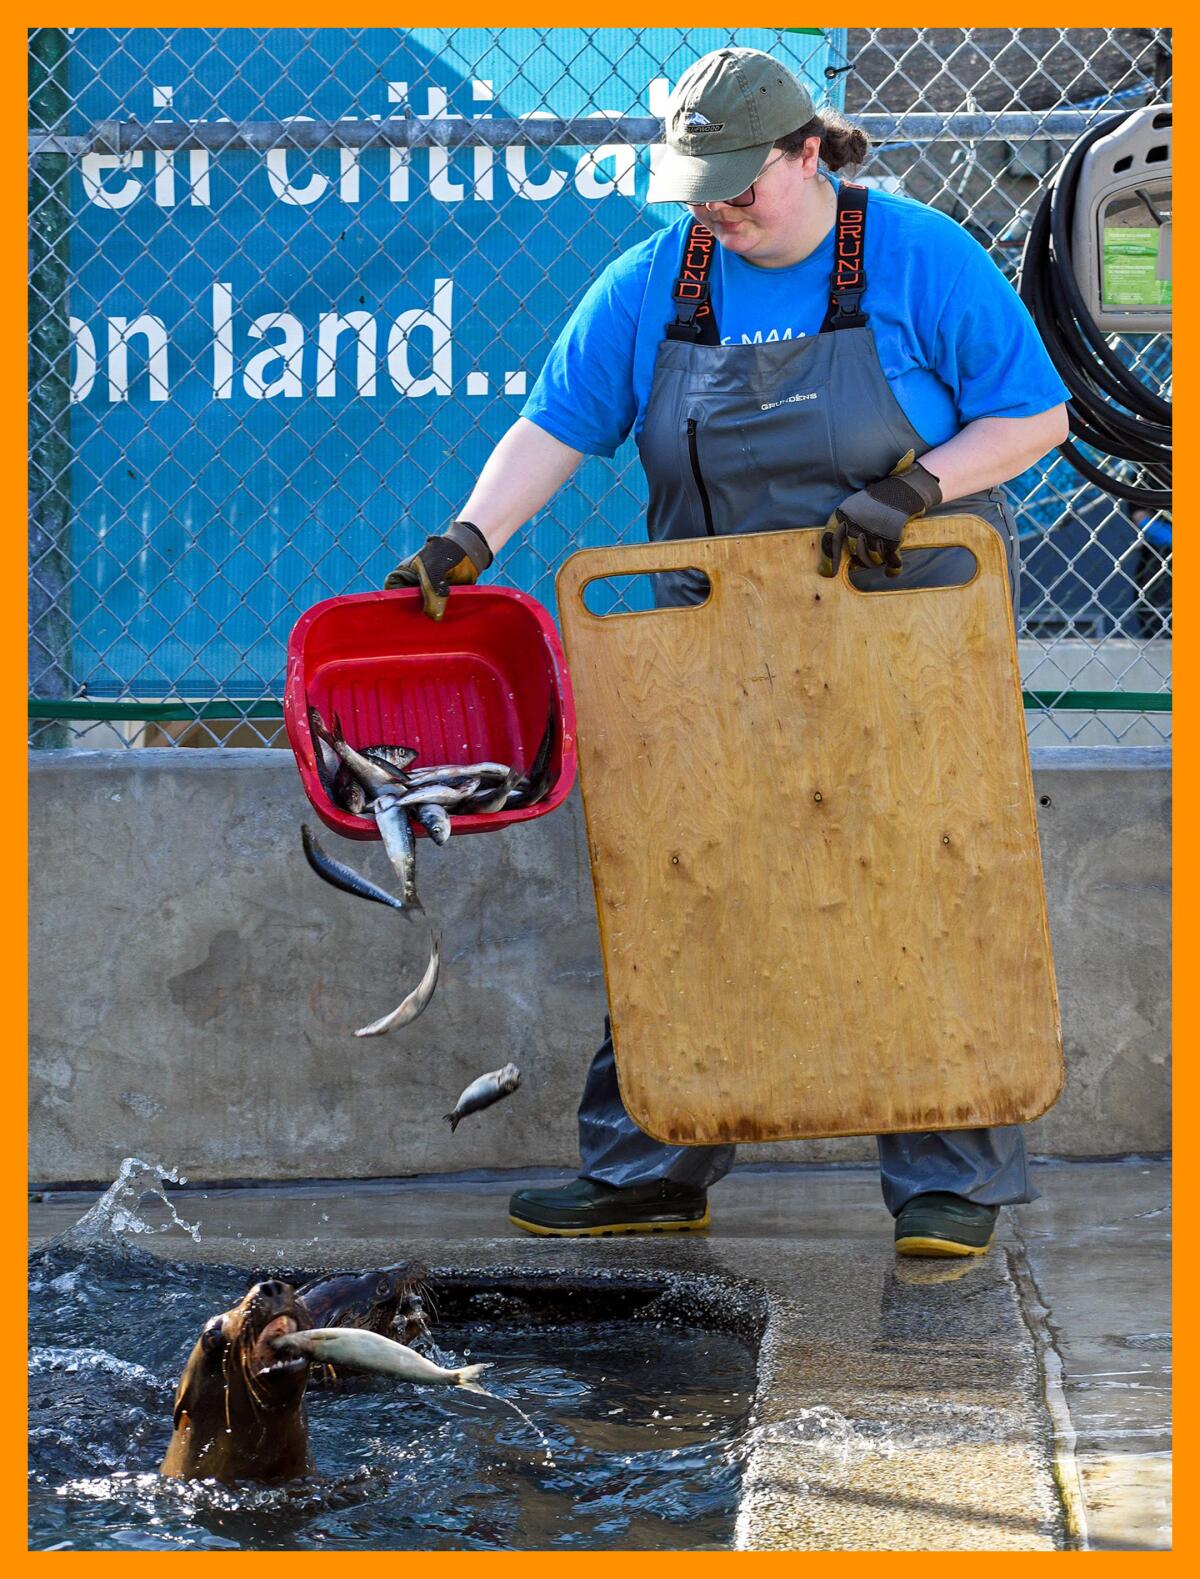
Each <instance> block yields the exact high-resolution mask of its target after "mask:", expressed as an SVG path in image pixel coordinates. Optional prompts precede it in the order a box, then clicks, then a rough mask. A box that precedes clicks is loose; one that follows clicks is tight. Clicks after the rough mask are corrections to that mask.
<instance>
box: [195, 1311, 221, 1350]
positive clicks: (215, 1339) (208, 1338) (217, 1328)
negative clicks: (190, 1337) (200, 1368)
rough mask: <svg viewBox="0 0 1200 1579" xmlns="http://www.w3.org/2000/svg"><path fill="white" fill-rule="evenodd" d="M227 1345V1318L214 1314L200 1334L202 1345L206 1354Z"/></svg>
mask: <svg viewBox="0 0 1200 1579" xmlns="http://www.w3.org/2000/svg"><path fill="white" fill-rule="evenodd" d="M224 1346H225V1318H224V1316H214V1317H213V1319H212V1320H211V1321H210V1322H209V1323H208V1324H207V1326H206V1327H205V1328H204V1331H203V1332H202V1333H201V1334H200V1347H201V1349H202V1350H203V1351H204V1353H205V1354H215V1353H216V1351H217V1350H218V1349H222V1348H224Z"/></svg>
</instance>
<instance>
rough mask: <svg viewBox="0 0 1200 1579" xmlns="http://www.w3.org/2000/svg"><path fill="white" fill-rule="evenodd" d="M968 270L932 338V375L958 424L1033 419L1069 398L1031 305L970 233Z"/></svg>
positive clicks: (951, 294) (948, 294)
mask: <svg viewBox="0 0 1200 1579" xmlns="http://www.w3.org/2000/svg"><path fill="white" fill-rule="evenodd" d="M960 234H961V235H962V241H963V243H964V244H965V247H964V250H965V256H964V259H963V263H962V267H961V269H960V270H959V272H958V275H957V277H956V278H955V280H954V282H953V284H952V285H951V286H950V287H949V289H948V291H947V292H946V296H945V305H944V307H943V310H942V313H941V317H940V319H939V322H938V326H937V331H936V334H935V337H934V369H933V370H934V372H936V373H937V375H938V377H939V378H940V379H941V380H942V382H943V383H944V384H945V385H946V386H947V388H948V389H949V390H950V391H951V393H952V394H953V396H954V400H955V404H956V406H957V409H958V417H959V421H960V422H962V423H964V424H966V423H968V422H974V421H975V420H976V419H977V418H979V417H1034V416H1037V415H1038V414H1039V413H1040V412H1043V411H1049V410H1050V408H1051V407H1052V406H1057V405H1061V404H1062V402H1063V401H1065V400H1068V399H1069V398H1070V391H1069V390H1068V389H1067V387H1066V385H1065V384H1064V383H1063V381H1062V379H1061V378H1060V377H1059V376H1058V373H1057V372H1056V371H1055V367H1054V363H1053V362H1052V361H1051V360H1050V355H1049V352H1048V351H1047V350H1046V347H1045V346H1044V345H1043V344H1042V339H1041V336H1040V335H1039V334H1038V331H1037V326H1036V325H1035V324H1034V321H1033V319H1032V318H1031V317H1030V316H1029V311H1028V309H1027V308H1026V306H1025V303H1024V302H1023V301H1022V300H1021V298H1020V297H1019V296H1018V295H1017V293H1016V291H1015V290H1014V289H1013V287H1012V286H1011V285H1010V284H1009V282H1008V281H1007V280H1006V279H1005V277H1004V275H1003V274H1002V273H1001V272H1000V270H999V269H998V268H997V267H996V265H995V264H994V263H993V262H992V260H991V259H990V258H989V257H988V255H987V253H986V252H985V251H984V250H983V248H982V247H981V246H980V245H979V243H978V242H977V241H975V240H973V239H972V238H971V237H970V236H968V235H966V234H965V232H960Z"/></svg>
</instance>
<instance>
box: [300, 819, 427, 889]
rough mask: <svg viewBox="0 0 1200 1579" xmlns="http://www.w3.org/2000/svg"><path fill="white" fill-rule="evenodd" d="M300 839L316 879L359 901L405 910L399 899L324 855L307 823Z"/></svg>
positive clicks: (303, 826) (301, 827) (304, 824)
mask: <svg viewBox="0 0 1200 1579" xmlns="http://www.w3.org/2000/svg"><path fill="white" fill-rule="evenodd" d="M300 837H301V839H302V841H303V843H304V858H305V860H306V861H307V862H308V864H309V865H310V866H311V867H312V869H313V871H314V872H315V873H316V874H317V876H318V877H323V878H324V879H325V881H326V882H327V883H329V884H331V885H332V886H333V887H334V888H340V889H341V890H342V892H343V893H347V894H356V895H357V896H358V898H359V899H373V900H374V901H375V903H376V904H378V905H388V906H389V907H390V908H391V909H392V910H403V909H405V908H406V907H405V906H404V904H403V903H402V902H401V901H400V900H399V899H395V898H393V896H392V895H391V894H389V893H388V891H387V890H386V889H385V888H380V887H378V886H377V885H376V884H375V883H373V882H372V881H371V880H370V878H369V877H362V876H360V874H359V873H358V872H356V871H354V869H353V868H352V867H349V866H343V865H342V863H341V861H335V860H334V859H333V857H332V856H331V855H326V854H325V851H324V850H322V848H321V846H320V845H319V844H318V843H317V841H316V838H315V837H314V835H313V831H312V829H311V828H310V827H309V826H308V824H307V823H302V824H301V825H300Z"/></svg>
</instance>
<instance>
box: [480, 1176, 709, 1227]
mask: <svg viewBox="0 0 1200 1579" xmlns="http://www.w3.org/2000/svg"><path fill="white" fill-rule="evenodd" d="M508 1215H509V1220H510V1221H511V1222H513V1223H515V1224H516V1226H517V1227H518V1228H524V1229H525V1231H526V1233H530V1234H550V1235H553V1236H558V1237H561V1238H566V1239H578V1238H585V1237H587V1236H589V1235H597V1234H655V1233H669V1232H671V1231H673V1230H674V1231H676V1232H678V1231H683V1232H687V1231H689V1230H694V1229H697V1228H707V1227H708V1223H709V1215H708V1196H707V1194H706V1193H705V1191H704V1190H697V1189H693V1188H692V1187H691V1186H690V1185H686V1184H672V1183H671V1182H670V1181H669V1180H667V1179H656V1180H654V1181H653V1182H652V1183H650V1184H634V1185H630V1186H628V1187H627V1188H625V1189H617V1187H616V1186H615V1185H612V1184H602V1183H601V1182H600V1181H599V1180H598V1179H576V1180H575V1182H574V1183H573V1184H566V1185H561V1186H560V1187H559V1188H558V1189H554V1190H518V1191H517V1192H516V1194H515V1195H514V1196H513V1197H512V1199H511V1200H510V1201H509V1203H508Z"/></svg>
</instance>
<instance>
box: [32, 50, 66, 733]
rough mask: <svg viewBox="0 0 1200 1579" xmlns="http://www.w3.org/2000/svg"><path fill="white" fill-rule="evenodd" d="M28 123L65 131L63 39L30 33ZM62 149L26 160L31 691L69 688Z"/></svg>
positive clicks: (59, 729) (52, 727)
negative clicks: (27, 198)
mask: <svg viewBox="0 0 1200 1579" xmlns="http://www.w3.org/2000/svg"><path fill="white" fill-rule="evenodd" d="M29 86H30V130H31V131H34V132H45V133H58V134H61V135H65V134H66V132H67V129H68V127H67V111H68V107H69V104H70V98H69V94H68V91H67V38H66V33H65V31H64V30H63V29H62V28H59V27H41V28H33V29H31V31H30V65H29ZM67 180H68V160H67V156H66V155H65V154H39V155H38V156H36V157H35V158H33V159H31V160H30V162H29V214H30V220H29V438H30V446H29V572H30V588H29V683H30V690H31V692H32V693H33V694H34V695H36V696H44V697H54V698H66V697H67V696H69V695H70V694H71V689H72V687H71V621H70V607H69V599H70V586H69V583H70V576H71V483H70V455H71V449H70V402H71V370H70V326H69V314H68V298H67V279H68V252H69V234H70V218H71V215H70V203H69V195H68V190H67ZM29 743H30V745H33V746H37V747H40V748H42V749H46V748H55V747H63V746H67V745H69V744H70V743H71V730H70V725H69V724H68V723H66V722H45V723H37V722H35V723H34V724H33V725H32V727H31V729H30V732H29Z"/></svg>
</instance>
